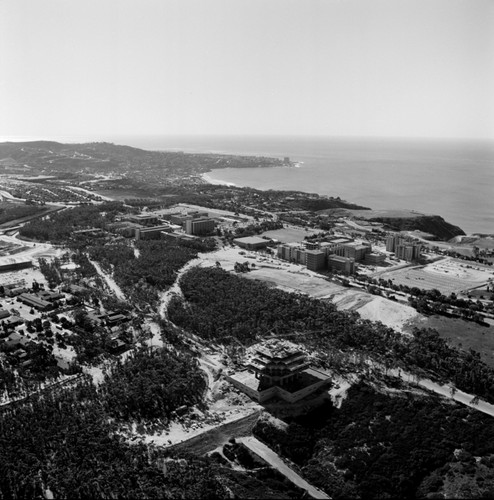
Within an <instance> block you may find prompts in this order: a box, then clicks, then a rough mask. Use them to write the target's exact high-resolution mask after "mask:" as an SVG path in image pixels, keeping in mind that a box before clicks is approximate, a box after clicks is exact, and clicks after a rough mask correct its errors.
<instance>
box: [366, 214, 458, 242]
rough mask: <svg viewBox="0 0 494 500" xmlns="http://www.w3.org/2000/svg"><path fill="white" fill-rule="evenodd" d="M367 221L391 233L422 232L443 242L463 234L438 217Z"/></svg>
mask: <svg viewBox="0 0 494 500" xmlns="http://www.w3.org/2000/svg"><path fill="white" fill-rule="evenodd" d="M369 220H371V221H372V222H381V223H382V224H385V225H386V226H387V227H388V228H389V229H390V230H393V231H415V230H419V231H423V232H424V233H429V234H431V235H433V236H435V237H436V238H438V239H439V240H443V241H447V240H450V239H451V238H454V237H455V236H462V235H464V234H465V232H464V231H463V229H461V228H460V227H458V226H454V225H453V224H450V223H449V222H446V221H445V220H444V219H443V218H442V217H441V216H439V215H419V216H416V217H376V218H372V219H369Z"/></svg>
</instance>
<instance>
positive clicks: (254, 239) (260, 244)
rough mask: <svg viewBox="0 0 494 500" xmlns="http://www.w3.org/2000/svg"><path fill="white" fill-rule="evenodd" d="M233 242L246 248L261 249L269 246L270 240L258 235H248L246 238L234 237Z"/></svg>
mask: <svg viewBox="0 0 494 500" xmlns="http://www.w3.org/2000/svg"><path fill="white" fill-rule="evenodd" d="M233 243H235V245H238V246H239V247H241V248H245V249H246V250H261V249H262V248H266V247H267V246H268V244H269V240H265V239H264V238H259V237H258V236H246V237H245V238H236V239H234V240H233Z"/></svg>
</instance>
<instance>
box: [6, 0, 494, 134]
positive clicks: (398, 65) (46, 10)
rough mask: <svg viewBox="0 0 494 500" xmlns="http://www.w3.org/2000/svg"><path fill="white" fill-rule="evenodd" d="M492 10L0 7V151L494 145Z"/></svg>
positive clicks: (456, 2)
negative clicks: (77, 143) (401, 140)
mask: <svg viewBox="0 0 494 500" xmlns="http://www.w3.org/2000/svg"><path fill="white" fill-rule="evenodd" d="M493 89H494V0H42V1H40V0H0V139H1V138H3V139H4V140H5V139H15V138H23V137H36V138H57V137H70V136H74V137H88V138H93V139H98V138H99V137H102V138H103V137H107V136H119V135H189V134H190V135H225V134H232V135H328V136H371V137H373V136H378V137H380V136H383V137H427V138H473V139H494V90H493Z"/></svg>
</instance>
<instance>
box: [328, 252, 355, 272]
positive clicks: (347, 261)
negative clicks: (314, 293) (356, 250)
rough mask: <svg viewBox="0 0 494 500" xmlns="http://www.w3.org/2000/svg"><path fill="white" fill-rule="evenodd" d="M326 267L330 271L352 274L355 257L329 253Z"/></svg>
mask: <svg viewBox="0 0 494 500" xmlns="http://www.w3.org/2000/svg"><path fill="white" fill-rule="evenodd" d="M328 267H329V269H330V270H331V271H341V272H343V273H346V274H353V273H354V272H355V259H351V258H349V257H340V256H339V255H330V256H329V257H328Z"/></svg>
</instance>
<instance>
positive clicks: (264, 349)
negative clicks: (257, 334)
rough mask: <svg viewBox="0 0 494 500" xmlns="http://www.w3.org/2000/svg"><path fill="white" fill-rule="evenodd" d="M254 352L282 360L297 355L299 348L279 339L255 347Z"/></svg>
mask: <svg viewBox="0 0 494 500" xmlns="http://www.w3.org/2000/svg"><path fill="white" fill-rule="evenodd" d="M256 351H258V352H260V353H261V354H264V355H265V356H268V357H270V358H278V359H284V358H289V357H291V356H294V355H295V354H299V353H300V352H301V351H300V348H299V347H298V346H297V345H296V344H293V343H292V342H288V341H287V340H281V339H270V340H267V341H266V342H263V343H262V344H259V345H258V346H257V347H256Z"/></svg>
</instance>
